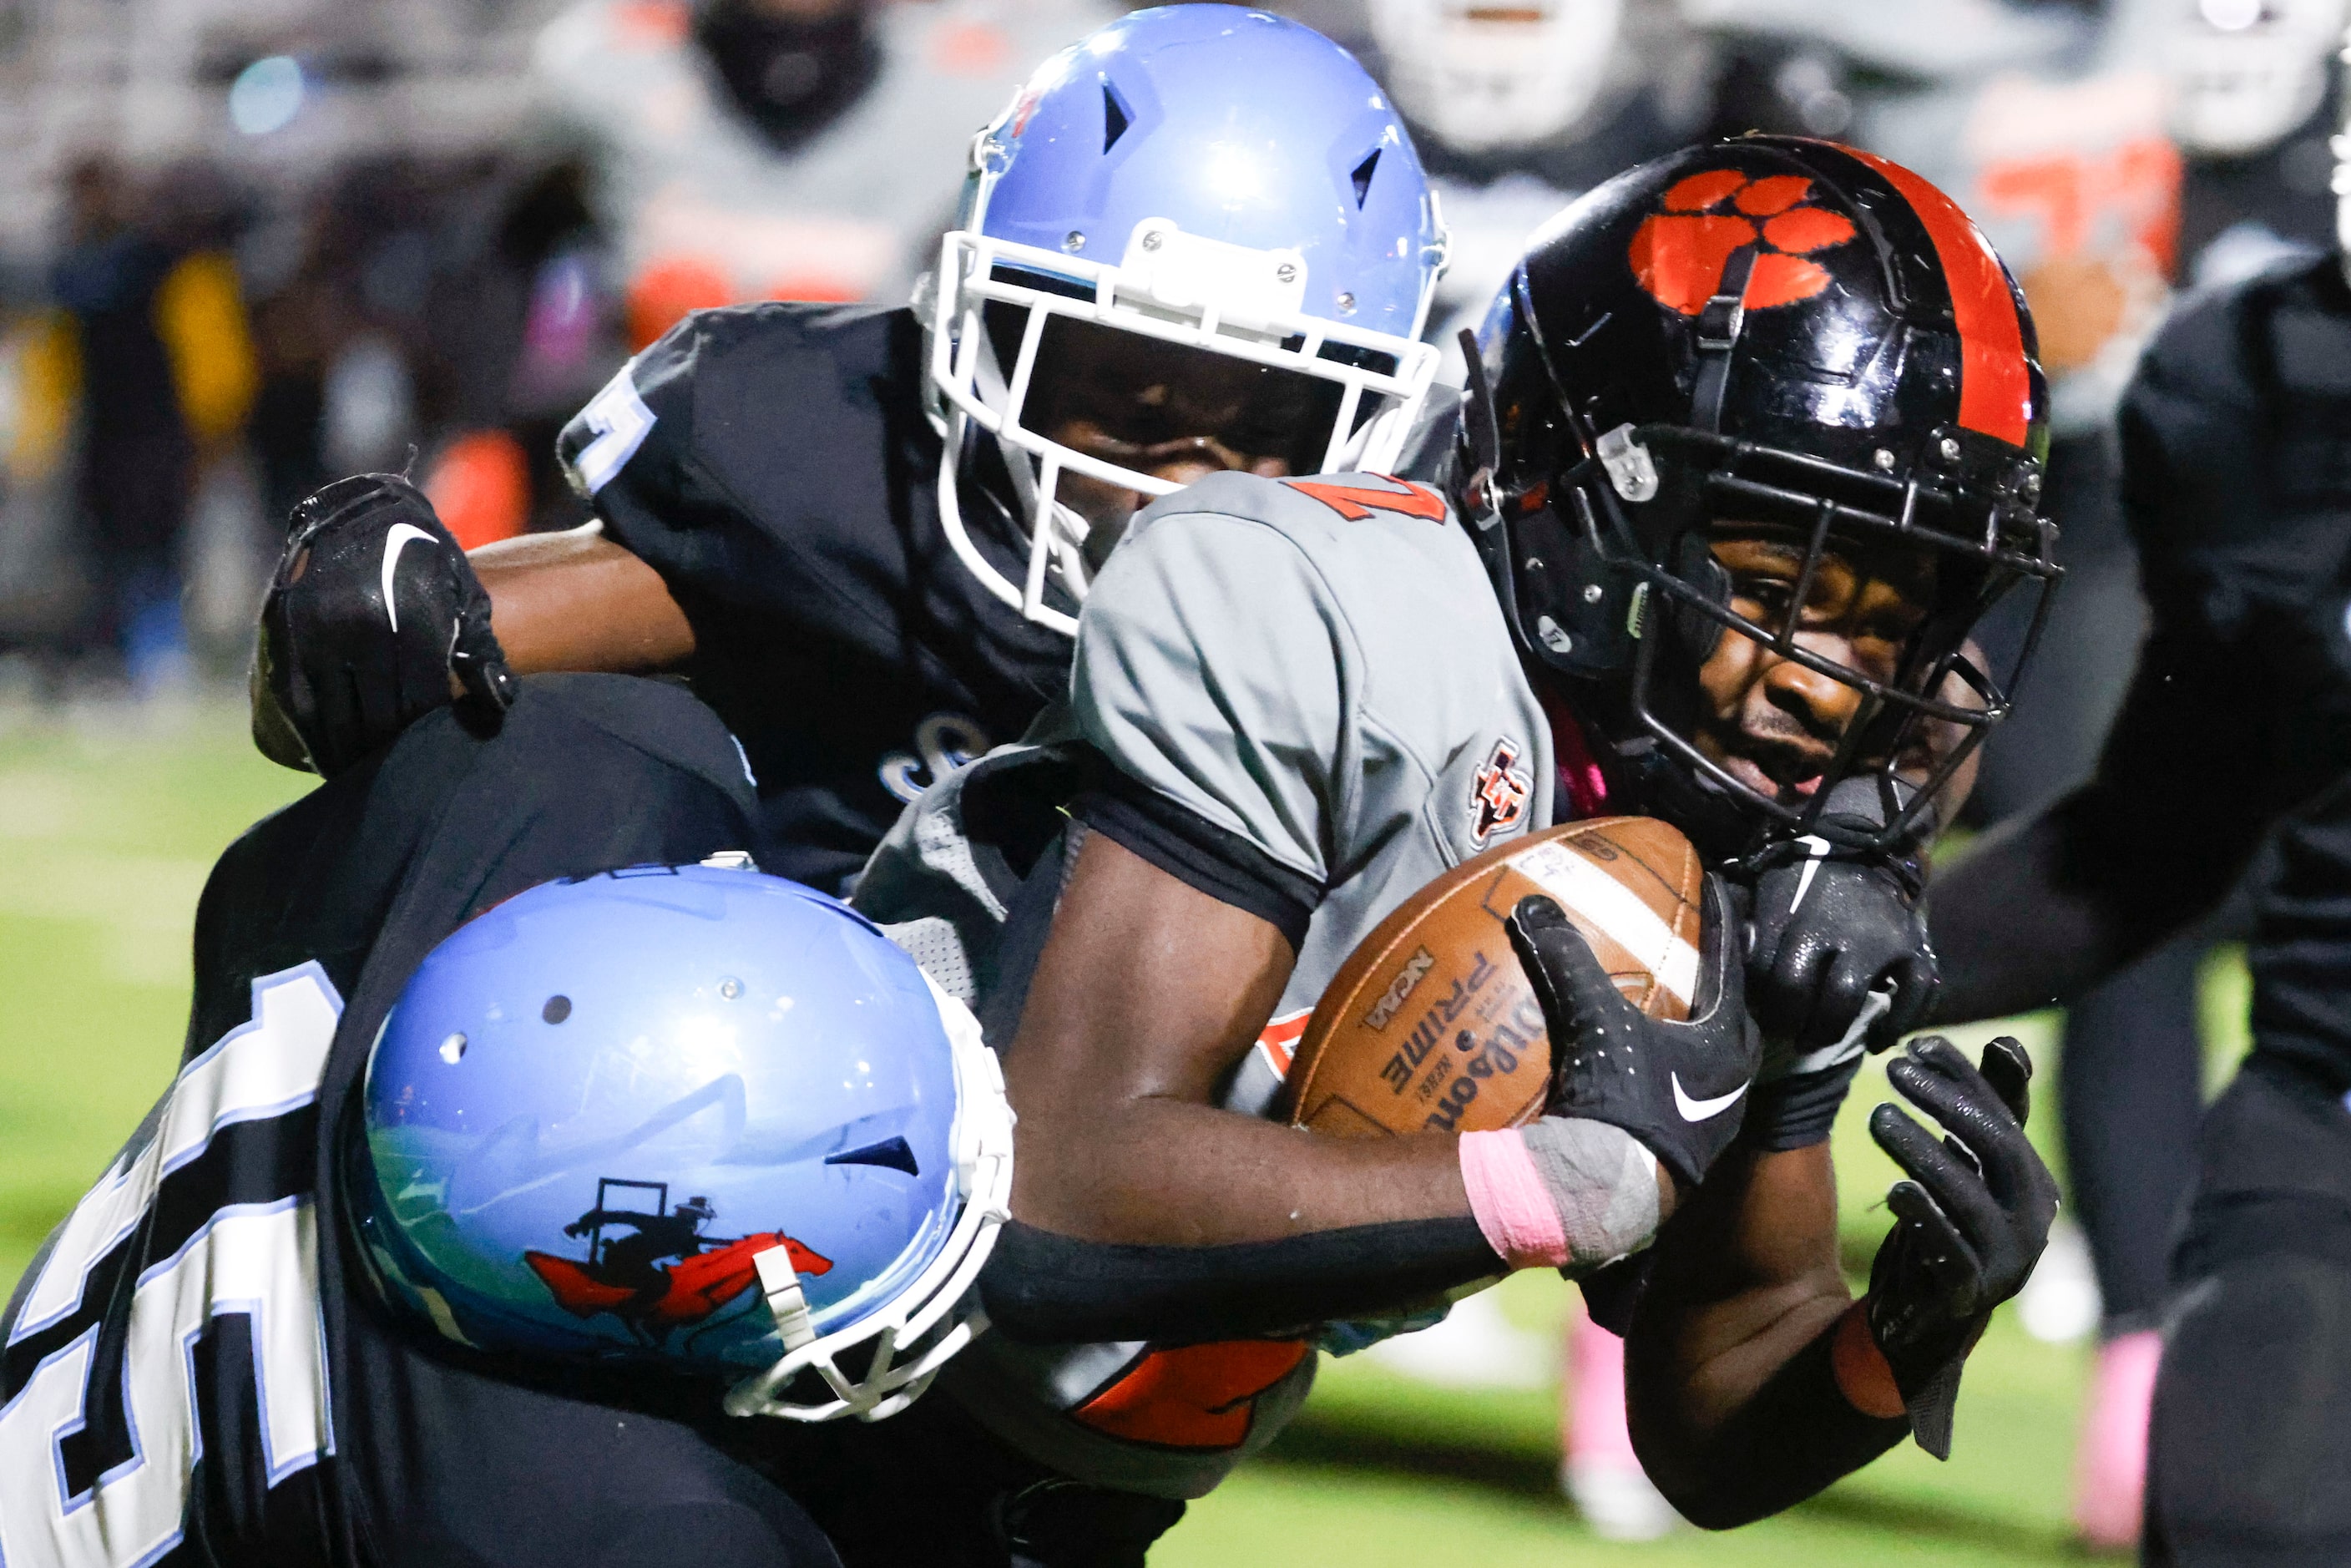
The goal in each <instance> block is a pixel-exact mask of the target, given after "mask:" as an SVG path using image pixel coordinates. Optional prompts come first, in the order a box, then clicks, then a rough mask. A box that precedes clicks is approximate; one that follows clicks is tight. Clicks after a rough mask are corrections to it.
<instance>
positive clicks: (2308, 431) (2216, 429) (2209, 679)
mask: <svg viewBox="0 0 2351 1568" xmlns="http://www.w3.org/2000/svg"><path fill="white" fill-rule="evenodd" d="M2337 188H2338V189H2344V188H2345V187H2344V186H2343V185H2342V184H2341V183H2339V182H2338V186H2337ZM2346 232H2351V231H2346ZM2122 430H2123V438H2124V457H2125V467H2124V476H2123V486H2124V503H2125V508H2126V515H2127V517H2128V519H2129V522H2130V525H2131V528H2132V531H2133V533H2134V534H2135V535H2136V538H2137V546H2138V549H2139V555H2140V560H2141V563H2142V564H2141V570H2142V573H2143V575H2144V579H2145V583H2146V588H2147V599H2148V601H2149V604H2150V606H2151V607H2152V611H2153V625H2152V628H2151V630H2150V632H2149V634H2148V637H2147V643H2146V646H2145V648H2144V650H2143V651H2142V653H2141V654H2140V663H2139V669H2138V674H2137V677H2136V678H2135V680H2134V682H2133V684H2132V685H2131V688H2130V693H2129V695H2128V697H2127V698H2126V702H2125V704H2124V706H2123V711H2122V715H2121V716H2120V718H2119V719H2117V720H2116V726H2115V729H2114V731H2113V733H2112V735H2111V736H2110V737H2109V738H2108V741H2107V744H2106V749H2105V756H2104V758H2102V760H2101V762H2100V764H2099V768H2098V771H2097V774H2096V776H2095V778H2094V779H2092V781H2091V782H2090V783H2088V784H2087V785H2085V786H2084V787H2083V788H2081V789H2078V790H2076V791H2074V793H2073V794H2071V795H2069V796H2067V797H2066V798H2064V800H2059V801H2058V802H2056V803H2055V804H2054V805H2053V806H2051V807H2049V808H2048V809H2047V810H2043V811H2042V812H2041V813H2039V814H2038V815H2036V816H2033V817H2032V818H2029V819H2026V820H2024V821H2019V822H2017V823H2014V824H2012V825H2011V826H2009V827H2006V828H2003V829H2002V830H2001V831H1999V832H1998V833H1997V834H1995V835H1994V837H1993V839H1992V841H1991V842H1989V843H1987V844H1986V845H1985V846H1983V848H1982V849H1981V850H1980V852H1977V853H1976V854H1974V855H1972V856H1970V858H1969V859H1968V860H1966V861H1965V862H1961V863H1960V865H1959V867H1958V868H1957V869H1956V870H1955V871H1954V872H1953V873H1952V874H1951V875H1950V877H1949V879H1947V881H1946V882H1945V883H1943V884H1941V885H1940V886H1938V889H1937V891H1936V893H1935V895H1934V900H1933V906H1932V909H1931V912H1930V926H1931V929H1932V932H1933V935H1934V937H1935V943H1936V946H1937V947H1938V949H1939V951H1940V952H1941V954H1942V956H1943V959H1944V964H1945V969H1946V973H1947V975H1948V976H1949V987H1948V988H1947V990H1946V992H1945V994H1944V998H1943V1000H1942V1003H1941V1012H1942V1015H1943V1016H1945V1017H1949V1018H1954V1019H1958V1018H1989V1017H1997V1016H2002V1015H2005V1014H2009V1013H2014V1012H2020V1011H2022V1010H2024V1009H2028V1008H2039V1007H2045V1006H2047V1005H2049V1004H2050V1003H2051V1002H2053V1001H2064V1000H2066V999H2068V998H2072V997H2074V996H2075V995H2077V994H2079V993H2080V992H2082V991H2083V990H2085V989H2086V988H2089V987H2090V986H2091V985H2092V984H2093V983H2094V982H2095V981H2096V980H2097V979H2098V978H2100V977H2103V976H2105V975H2107V974H2110V973H2112V972H2113V971H2115V970H2116V969H2117V968H2119V967H2122V966H2123V965H2124V964H2126V963H2127V962H2128V961H2130V960H2131V959H2132V958H2133V957H2134V956H2137V955H2138V954H2140V953H2143V952H2146V951H2147V950H2148V949H2149V948H2150V947H2152V946H2155V945H2156V944H2157V943H2158V942H2159V941H2160V940H2162V939H2163V938H2164V937H2165V936H2168V935H2169V934H2170V933H2172V932H2175V931H2178V930H2179V929H2181V928H2182V927H2184V926H2185V925H2188V924H2189V923H2190V922H2192V921H2194V920H2195V919H2197V918H2199V916H2201V915H2205V914H2206V913H2208V912H2209V911H2210V910H2211V909H2212V908H2213V906H2214V905H2215V904H2217V903H2219V902H2220V900H2221V899H2222V897H2223V896H2224V894H2227V893H2228V891H2229V890H2230V888H2231V886H2232V885H2233V884H2234V883H2235V882H2236V880H2237V879H2238V877H2239V876H2240V875H2241V873H2242V872H2243V870H2244V867H2245V865H2246V863H2247V862H2248V860H2249V858H2250V857H2251V856H2252V854H2253V852H2254V850H2255V847H2256V845H2257V844H2258V843H2260V842H2261V841H2262V839H2263V836H2264V835H2265V834H2266V835H2269V837H2270V841H2271V842H2272V843H2273V846H2274V852H2275V855H2276V872H2275V875H2274V877H2273V878H2267V879H2265V880H2264V883H2263V885H2262V888H2261V890H2260V891H2259V892H2258V893H2257V894H2256V895H2255V897H2254V901H2253V916H2254V927H2253V932H2252V937H2251V938H2250V942H2249V946H2248V951H2247V956H2248V960H2249V963H2250V965H2251V967H2252V978H2253V1008H2252V1013H2253V1016H2252V1024H2253V1050H2252V1054H2251V1055H2250V1056H2249V1057H2248V1058H2247V1059H2246V1061H2245V1063H2244V1066H2243V1068H2242V1069H2241V1071H2240V1072H2239V1074H2238V1076H2237V1079H2236V1082H2234V1083H2233V1084H2232V1085H2231V1088H2230V1089H2229V1091H2228V1092H2226V1093H2225V1094H2224V1095H2223V1096H2222V1097H2221V1099H2220V1102H2219V1103H2217V1104H2216V1105H2214V1106H2213V1107H2212V1108H2211V1109H2210V1112H2209V1113H2207V1115H2206V1119H2205V1122H2204V1126H2203V1132H2202V1134H2201V1138H2200V1151H2199V1161H2198V1170H2197V1173H2196V1176H2195V1184H2194V1189H2193V1198H2192V1202H2191V1206H2190V1209H2189V1217H2188V1222H2187V1227H2186V1229H2185V1232H2184V1233H2183V1235H2182V1236H2181V1238H2180V1239H2179V1243H2178V1247H2177V1249H2176V1250H2175V1252H2174V1254H2173V1258H2172V1269H2171V1273H2172V1281H2171V1282H2172V1287H2173V1291H2174V1301H2173V1304H2172V1307H2171V1315H2170V1321H2169V1323H2168V1329H2167V1335H2166V1339H2167V1343H2166V1345H2165V1349H2164V1353H2163V1361H2162V1364H2161V1370H2160V1372H2159V1374H2158V1382H2157V1387H2156V1397H2155V1416H2154V1429H2153V1433H2152V1437H2151V1438H2150V1447H2149V1454H2148V1472H2147V1528H2146V1533H2145V1543H2146V1544H2145V1552H2146V1558H2147V1561H2148V1562H2150V1563H2216V1564H2217V1563H2279V1564H2287V1563H2293V1564H2300V1563H2313V1564H2315V1563H2341V1562H2343V1561H2345V1560H2346V1557H2351V1458H2346V1456H2351V1398H2346V1394H2345V1389H2346V1382H2345V1370H2346V1354H2351V1339H2346V1335H2345V1333H2344V1330H2343V1322H2344V1314H2345V1313H2346V1312H2351V1116H2346V1109H2345V1108H2346V1104H2351V1101H2346V1093H2351V286H2346V279H2345V275H2344V263H2343V260H2342V258H2341V257H2340V256H2338V255H2335V254H2320V255H2305V256H2304V257H2303V258H2301V259H2299V260H2294V261H2290V262H2287V263H2283V264H2281V265H2278V266H2274V267H2272V268H2270V269H2269V270H2268V271H2266V272H2264V273H2262V274H2261V275H2259V276H2257V277H2253V278H2252V279H2250V280H2249V281H2245V282H2241V283H2238V284H2234V285H2231V286H2230V287H2225V288H2221V289H2220V290H2217V291H2215V292H2212V293H2210V294H2207V295H2204V296H2203V297H2201V298H2196V299H2193V300H2191V301H2190V302H2189V303H2188V304H2187V305H2185V306H2184V307H2182V308H2180V309H2179V312H2178V313H2177V314H2175V315H2174V316H2173V317H2172V319H2171V320H2170V321H2169V322H2168V324H2167V325H2166V326H2165V328H2164V329H2163V330H2162V332H2161V333H2160V334H2159V335H2158V338H2157V339H2156V340H2155V342H2154V343H2153V345H2152V346H2151V347H2150V348H2149V349H2148V350H2147V354H2146V357H2145V358H2144V359H2143V360H2142V361H2141V362H2140V364H2139V367H2138V371H2137V376H2136V378H2135V379H2134V381H2133V382H2132V383H2131V386H2130V389H2129V391H2128V392H2127V393H2126V397H2125V399H2124V403H2123V424H2122Z"/></svg>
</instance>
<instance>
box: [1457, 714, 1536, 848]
mask: <svg viewBox="0 0 2351 1568" xmlns="http://www.w3.org/2000/svg"><path fill="white" fill-rule="evenodd" d="M1519 749H1520V747H1519V743H1518V742H1517V741H1515V740H1512V739H1511V738H1510V737H1509V736H1504V737H1502V738H1501V739H1499V740H1497V741H1496V742H1494V749H1493V750H1491V751H1489V752H1488V753H1487V754H1486V760H1485V761H1484V762H1483V763H1482V764H1480V765H1479V768H1478V771H1477V773H1476V774H1475V775H1474V776H1473V777H1472V778H1471V779H1470V781H1469V836H1470V838H1471V840H1472V841H1475V842H1476V844H1477V846H1478V847H1479V849H1481V850H1482V849H1484V848H1485V847H1486V841H1487V840H1488V839H1489V838H1492V837H1493V836H1494V835H1495V834H1496V833H1507V832H1509V831H1510V830H1511V829H1512V828H1515V827H1517V826H1518V825H1519V824H1520V822H1522V821H1525V820H1526V815H1527V801H1528V800H1529V799H1530V798H1531V797H1532V795H1533V794H1534V780H1533V779H1530V778H1529V777H1528V776H1527V770H1526V769H1525V768H1521V767H1520V766H1519Z"/></svg>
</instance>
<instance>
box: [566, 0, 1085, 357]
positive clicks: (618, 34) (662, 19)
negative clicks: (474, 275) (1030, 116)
mask: <svg viewBox="0 0 2351 1568" xmlns="http://www.w3.org/2000/svg"><path fill="white" fill-rule="evenodd" d="M1117 14H1118V8H1117V7H1116V6H1114V5H1108V4H1103V3H1101V0H938V3H936V4H914V3H912V0H895V3H892V4H885V5H882V6H881V7H880V8H879V10H878V13H877V15H876V16H875V17H874V19H873V23H872V26H873V29H874V37H875V39H876V41H877V43H878V45H879V47H880V51H881V63H880V66H879V68H878V70H877V71H876V73H875V75H874V78H873V80H872V83H871V85H870V86H868V87H867V89H865V91H864V92H863V94H862V96H860V97H859V98H858V99H856V101H854V102H853V103H852V104H851V105H850V106H849V107H848V108H847V109H845V110H841V112H840V114H839V115H838V117H837V118H835V119H834V120H832V121H831V123H830V124H827V125H826V126H824V127H823V129H822V130H820V131H817V132H816V133H815V134H814V135H812V136H811V137H810V138H809V139H808V140H807V141H802V142H800V143H799V144H798V145H796V146H794V147H792V148H791V149H790V150H789V152H786V151H779V150H778V148H777V147H776V145H775V144H774V143H773V142H771V141H769V140H768V138H767V136H766V135H765V134H764V133H763V132H762V131H760V130H759V128H758V126H757V125H756V124H754V123H753V122H752V121H751V120H749V119H748V118H747V116H746V115H744V114H743V113H742V112H741V111H740V110H738V109H737V107H736V105H735V104H734V103H733V102H732V101H731V99H730V97H729V95H728V93H727V91H726V87H725V86H724V84H723V83H721V82H720V80H719V79H718V77H717V75H716V72H715V71H714V70H713V69H712V68H711V65H710V61H709V59H708V57H707V56H706V54H705V51H704V50H703V48H702V47H700V46H699V45H698V44H696V43H695V39H694V37H693V35H692V25H693V7H692V6H691V5H688V4H686V3H685V0H583V3H582V4H580V5H577V6H575V7H574V8H572V9H571V10H569V11H567V12H565V13H564V14H563V15H562V16H559V17H558V18H557V19H556V20H555V21H554V22H553V23H551V24H549V26H548V28H547V30H546V32H545V33H544V34H543V35H542V36H541V37H540V40H539V44H538V53H537V57H536V60H535V69H536V74H537V78H538V84H537V85H538V89H539V91H540V93H541V95H542V96H543V97H544V99H546V108H547V110H548V111H549V113H550V114H552V115H553V116H555V117H556V118H557V119H558V120H559V121H560V122H561V123H562V124H564V125H565V127H566V128H567V129H568V130H569V133H570V134H571V135H572V136H574V137H575V138H576V139H578V140H579V141H580V142H581V143H582V144H583V145H585V146H586V147H587V148H588V149H589V151H590V161H591V162H592V163H593V165H594V169H595V181H594V189H593V193H592V201H593V204H594V206H595V208H596V212H597V216H598V218H599V220H600V222H601V225H602V226H603V228H604V230H605V232H606V233H607V234H608V235H611V239H612V243H613V247H614V255H615V258H616V260H617V263H618V266H619V268H620V273H621V276H620V277H619V278H618V279H617V280H616V282H617V283H618V284H619V285H620V287H621V288H622V290H623V291H625V292H626V293H627V294H628V295H629V296H630V298H631V302H632V337H633V338H643V335H644V329H645V328H647V327H652V328H653V329H654V330H656V331H657V330H658V329H660V328H661V327H665V326H666V325H667V324H668V323H667V321H665V320H661V319H660V318H661V317H662V316H664V315H670V314H671V313H672V310H674V307H675V306H676V305H677V304H680V303H684V304H689V305H691V306H694V307H701V306H710V305H726V304H734V303H737V302H741V301H746V300H753V299H810V300H877V301H880V302H883V303H886V304H893V305H894V304H899V303H903V302H904V300H905V298H907V296H908V294H909V292H910V290H911V288H912V286H913V283H914V278H915V277H917V276H918V275H919V274H920V273H922V272H923V271H925V269H927V268H928V267H931V266H932V265H934V264H935V259H936V258H935V256H933V255H932V254H931V253H932V251H933V250H934V249H935V240H936V236H937V235H940V234H941V233H942V232H944V231H945V230H946V227H947V225H948V222H949V220H950V219H951V218H952V217H953V216H954V213H955V204H956V196H957V193H959V191H960V190H961V188H962V184H963V178H964V174H965V169H966V162H967V159H968V157H969V152H970V145H971V138H972V134H973V132H975V131H977V130H978V129H979V127H981V126H982V125H984V124H986V123H987V120H988V119H989V118H990V117H991V116H993V115H994V114H995V113H996V112H997V111H998V110H1000V109H1002V108H1003V107H1004V104H1005V102H1006V100H1007V99H1008V98H1009V97H1010V96H1011V92H1012V89H1013V88H1014V87H1015V86H1016V85H1018V84H1019V81H1020V80H1021V79H1022V78H1024V77H1025V76H1026V75H1027V73H1028V72H1029V69H1030V68H1032V67H1033V66H1034V65H1035V64H1036V63H1037V61H1039V60H1040V59H1043V58H1044V57H1047V56H1049V55H1050V54H1051V53H1053V51H1055V50H1056V49H1059V48H1061V47H1063V46H1064V45H1066V44H1068V43H1069V42H1070V41H1071V39H1072V38H1075V37H1080V36H1081V35H1082V34H1084V33H1086V32H1088V31H1090V30H1091V29H1092V28H1094V27H1096V26H1101V25H1102V23H1104V22H1106V21H1108V20H1110V19H1111V18H1112V17H1113V16H1116V15H1117ZM649 301H666V302H668V303H669V306H670V307H671V308H670V309H663V308H659V307H658V305H647V304H641V302H649ZM648 309H650V310H651V312H652V314H651V315H650V317H649V319H646V320H644V321H643V322H637V321H636V320H635V318H636V317H638V316H640V315H645V314H646V312H647V310H648ZM673 319H674V317H673ZM656 323H657V325H656ZM642 346H643V343H642V342H632V344H631V347H632V348H637V347H642Z"/></svg>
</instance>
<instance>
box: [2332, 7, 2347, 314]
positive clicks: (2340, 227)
mask: <svg viewBox="0 0 2351 1568" xmlns="http://www.w3.org/2000/svg"><path fill="white" fill-rule="evenodd" d="M2338 58H2339V59H2340V60H2341V61H2342V75H2341V80H2342V83H2343V129H2342V130H2341V131H2339V132H2338V133H2337V134H2336V135H2335V249H2336V250H2338V251H2340V252H2341V253H2342V255H2343V258H2344V260H2343V271H2344V276H2345V277H2346V278H2351V33H2346V34H2345V35H2344V37H2343V40H2342V49H2341V52H2340V54H2339V56H2338Z"/></svg>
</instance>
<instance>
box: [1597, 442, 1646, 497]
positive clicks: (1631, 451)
mask: <svg viewBox="0 0 2351 1568" xmlns="http://www.w3.org/2000/svg"><path fill="white" fill-rule="evenodd" d="M1599 453H1600V466H1601V467H1603V468H1604V469H1605V470H1607V473H1608V483H1609V485H1610V486H1613V487H1614V490H1615V492H1616V493H1617V494H1618V495H1619V496H1622V497H1624V498H1625V499H1626V500H1628V501H1650V500H1655V499H1656V495H1657V465H1656V461H1655V460H1654V459H1652V458H1651V457H1650V455H1649V449H1648V448H1647V447H1646V446H1644V445H1642V444H1640V443H1639V442H1638V441H1635V439H1633V427H1632V426H1631V425H1629V424H1620V425H1618V426H1617V427H1616V428H1615V429H1614V430H1612V431H1609V432H1608V433H1607V434H1604V435H1603V436H1601V438H1600V442H1599Z"/></svg>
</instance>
